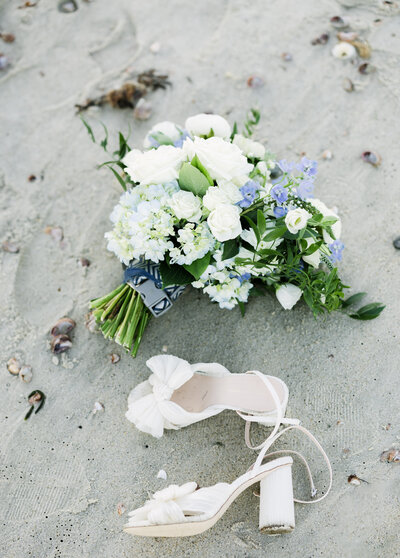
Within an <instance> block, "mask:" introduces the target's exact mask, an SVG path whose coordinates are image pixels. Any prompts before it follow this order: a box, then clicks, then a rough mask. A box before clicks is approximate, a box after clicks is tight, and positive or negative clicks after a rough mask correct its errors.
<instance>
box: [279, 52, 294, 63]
mask: <svg viewBox="0 0 400 558" xmlns="http://www.w3.org/2000/svg"><path fill="white" fill-rule="evenodd" d="M281 58H282V60H284V61H285V62H291V61H292V60H293V56H292V55H291V54H290V52H282V54H281Z"/></svg>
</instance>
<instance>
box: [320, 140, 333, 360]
mask: <svg viewBox="0 0 400 558" xmlns="http://www.w3.org/2000/svg"><path fill="white" fill-rule="evenodd" d="M332 157H333V155H332V151H330V150H329V149H325V151H323V153H322V158H323V159H325V160H326V161H330V160H331V159H332ZM329 356H331V355H329ZM332 357H333V355H332Z"/></svg>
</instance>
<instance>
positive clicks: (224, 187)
mask: <svg viewBox="0 0 400 558" xmlns="http://www.w3.org/2000/svg"><path fill="white" fill-rule="evenodd" d="M242 198H243V196H242V194H241V193H240V190H239V188H238V187H237V186H235V184H232V183H231V182H225V183H223V184H221V186H211V188H209V189H208V190H207V192H206V194H205V196H204V197H203V205H204V207H206V208H207V209H208V210H209V211H212V210H213V209H215V208H216V207H217V205H220V204H222V203H227V204H229V203H232V204H235V203H237V202H239V201H240V200H241V199H242Z"/></svg>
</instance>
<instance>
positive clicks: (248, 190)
mask: <svg viewBox="0 0 400 558" xmlns="http://www.w3.org/2000/svg"><path fill="white" fill-rule="evenodd" d="M259 188H260V184H259V183H258V182H256V181H255V180H248V181H247V182H246V184H244V186H242V187H241V188H240V192H241V194H242V196H243V199H242V200H240V202H238V204H237V205H239V206H240V207H249V206H250V205H251V204H252V203H253V201H254V200H255V197H256V192H257V190H259Z"/></svg>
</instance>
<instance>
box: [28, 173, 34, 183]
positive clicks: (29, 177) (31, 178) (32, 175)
mask: <svg viewBox="0 0 400 558" xmlns="http://www.w3.org/2000/svg"><path fill="white" fill-rule="evenodd" d="M28 180H29V182H35V180H36V176H35V175H34V174H31V175H29V176H28Z"/></svg>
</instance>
